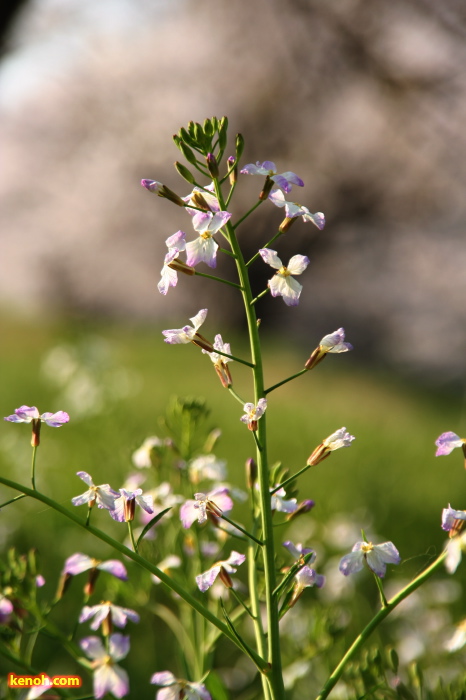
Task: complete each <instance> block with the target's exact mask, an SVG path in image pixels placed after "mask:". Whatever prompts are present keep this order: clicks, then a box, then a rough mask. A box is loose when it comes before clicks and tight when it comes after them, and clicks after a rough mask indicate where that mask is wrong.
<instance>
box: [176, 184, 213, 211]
mask: <svg viewBox="0 0 466 700" xmlns="http://www.w3.org/2000/svg"><path fill="white" fill-rule="evenodd" d="M214 192H215V185H214V183H213V182H211V183H210V185H207V187H194V189H193V191H192V192H191V194H188V195H187V196H186V197H182V199H183V201H184V202H186V204H188V205H189V204H191V205H192V206H193V207H197V209H205V210H206V211H208V210H210V211H212V212H214V213H215V212H219V211H220V205H219V203H218V199H217V197H216V196H215V194H214ZM197 209H190V208H189V207H186V211H187V212H188V214H190V215H191V216H195V215H196V214H197V213H198V210H197Z"/></svg>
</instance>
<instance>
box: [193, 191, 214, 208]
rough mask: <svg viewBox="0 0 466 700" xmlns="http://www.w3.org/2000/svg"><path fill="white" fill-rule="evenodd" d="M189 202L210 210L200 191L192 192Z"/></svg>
mask: <svg viewBox="0 0 466 700" xmlns="http://www.w3.org/2000/svg"><path fill="white" fill-rule="evenodd" d="M191 204H192V205H194V206H195V207H197V208H198V209H204V210H205V211H212V210H211V208H210V207H209V205H208V204H207V202H206V200H205V198H204V196H203V195H202V193H201V192H194V194H193V195H192V197H191Z"/></svg>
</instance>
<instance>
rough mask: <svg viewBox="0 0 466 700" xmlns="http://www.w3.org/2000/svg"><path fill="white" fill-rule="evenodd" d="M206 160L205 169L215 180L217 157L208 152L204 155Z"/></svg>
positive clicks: (216, 176)
mask: <svg viewBox="0 0 466 700" xmlns="http://www.w3.org/2000/svg"><path fill="white" fill-rule="evenodd" d="M206 161H207V169H208V171H209V173H210V174H211V176H212V179H213V180H215V179H217V178H218V163H217V159H216V157H215V156H214V154H213V153H208V154H207V155H206Z"/></svg>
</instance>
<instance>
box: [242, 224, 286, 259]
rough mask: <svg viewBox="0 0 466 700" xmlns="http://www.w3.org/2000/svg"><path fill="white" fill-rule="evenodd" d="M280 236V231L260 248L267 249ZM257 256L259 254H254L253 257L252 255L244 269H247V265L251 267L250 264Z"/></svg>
mask: <svg viewBox="0 0 466 700" xmlns="http://www.w3.org/2000/svg"><path fill="white" fill-rule="evenodd" d="M282 235H283V233H282V231H278V233H276V234H275V236H274V237H273V238H271V239H270V241H269V242H268V243H266V244H265V245H263V246H262V248H269V247H270V246H271V245H272V243H275V241H276V240H277V238H280V236H282ZM259 256H260V253H256V254H255V255H253V256H252V258H251V260H248V262H247V263H246V267H249V265H252V263H253V262H254V261H255V260H257V258H258V257H259Z"/></svg>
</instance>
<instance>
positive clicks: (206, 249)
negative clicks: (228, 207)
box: [186, 211, 231, 267]
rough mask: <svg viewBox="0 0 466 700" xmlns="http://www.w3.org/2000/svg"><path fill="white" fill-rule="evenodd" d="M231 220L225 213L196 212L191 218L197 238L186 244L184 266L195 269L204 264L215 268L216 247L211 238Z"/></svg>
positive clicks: (229, 215) (228, 214) (227, 213)
mask: <svg viewBox="0 0 466 700" xmlns="http://www.w3.org/2000/svg"><path fill="white" fill-rule="evenodd" d="M230 218H231V214H230V213H229V212H227V211H218V212H215V213H213V212H211V211H197V212H196V213H195V214H194V216H193V227H194V230H195V231H197V232H198V234H199V238H197V239H196V240H195V241H191V242H190V243H186V264H187V265H188V266H189V267H195V266H196V265H197V264H198V263H200V262H205V263H207V265H208V266H209V267H216V266H217V250H218V245H217V243H216V242H215V241H214V239H213V238H212V236H214V235H215V234H216V233H217V232H218V231H219V230H220V229H221V228H222V226H224V225H225V224H226V222H227V221H228V220H229V219H230Z"/></svg>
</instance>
